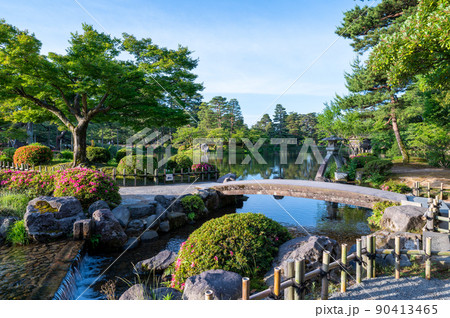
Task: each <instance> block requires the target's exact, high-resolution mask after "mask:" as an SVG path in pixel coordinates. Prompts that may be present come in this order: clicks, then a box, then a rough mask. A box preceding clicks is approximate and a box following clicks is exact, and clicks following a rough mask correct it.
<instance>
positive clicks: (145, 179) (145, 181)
mask: <svg viewBox="0 0 450 318" xmlns="http://www.w3.org/2000/svg"><path fill="white" fill-rule="evenodd" d="M146 185H147V169H144V186H146Z"/></svg>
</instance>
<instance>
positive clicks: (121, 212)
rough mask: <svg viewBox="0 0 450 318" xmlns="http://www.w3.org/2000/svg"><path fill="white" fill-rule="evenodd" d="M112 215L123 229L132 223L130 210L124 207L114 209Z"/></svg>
mask: <svg viewBox="0 0 450 318" xmlns="http://www.w3.org/2000/svg"><path fill="white" fill-rule="evenodd" d="M111 212H112V214H113V215H114V217H115V218H116V219H117V221H119V223H120V225H122V227H126V226H127V224H128V222H129V221H130V210H128V208H127V207H126V206H124V205H119V206H118V207H117V208H115V209H113V210H112V211H111Z"/></svg>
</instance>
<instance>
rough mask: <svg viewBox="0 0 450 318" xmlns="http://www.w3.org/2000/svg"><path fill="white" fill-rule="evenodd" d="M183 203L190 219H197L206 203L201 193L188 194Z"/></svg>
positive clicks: (182, 200)
mask: <svg viewBox="0 0 450 318" xmlns="http://www.w3.org/2000/svg"><path fill="white" fill-rule="evenodd" d="M181 205H182V206H183V208H184V210H186V211H187V212H188V213H187V217H188V218H189V219H190V220H194V219H196V218H197V217H198V216H199V215H200V214H201V213H202V212H203V210H204V209H205V203H204V202H203V200H202V198H200V196H199V195H188V196H186V197H184V198H182V199H181Z"/></svg>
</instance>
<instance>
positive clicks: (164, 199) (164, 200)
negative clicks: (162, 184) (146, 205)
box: [155, 194, 177, 209]
mask: <svg viewBox="0 0 450 318" xmlns="http://www.w3.org/2000/svg"><path fill="white" fill-rule="evenodd" d="M176 198H177V197H176V196H174V195H161V194H158V195H156V196H155V201H156V202H158V203H159V204H161V206H162V207H163V208H164V209H167V208H168V207H169V206H170V204H172V202H173V201H174V200H175V199H176Z"/></svg>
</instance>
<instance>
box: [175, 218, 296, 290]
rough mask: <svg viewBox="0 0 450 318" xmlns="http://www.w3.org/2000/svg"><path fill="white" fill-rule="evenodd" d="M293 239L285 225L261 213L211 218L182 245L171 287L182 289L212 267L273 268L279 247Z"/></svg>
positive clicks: (241, 271) (258, 272) (257, 270)
mask: <svg viewBox="0 0 450 318" xmlns="http://www.w3.org/2000/svg"><path fill="white" fill-rule="evenodd" d="M290 238H291V236H290V234H289V232H288V231H287V229H286V228H284V227H283V226H281V225H280V224H278V223H277V222H275V221H273V220H271V219H269V218H267V217H265V216H264V215H262V214H253V213H239V214H228V215H225V216H223V217H220V218H216V219H212V220H209V221H207V222H205V223H204V224H203V225H202V226H201V227H200V228H198V229H197V230H195V231H194V232H193V233H192V234H191V235H190V236H189V238H188V239H187V240H186V241H185V242H184V243H183V244H182V245H181V249H180V252H179V253H178V258H177V261H176V264H175V274H174V275H173V276H172V283H171V286H172V287H174V288H177V289H183V287H184V282H185V281H186V279H187V278H188V277H190V276H193V275H197V274H200V273H201V272H203V271H206V270H210V269H224V270H228V271H232V272H236V273H239V274H241V275H243V276H247V275H249V276H251V277H254V275H261V274H263V273H265V272H267V271H268V270H269V269H270V268H271V263H272V260H273V258H274V256H275V255H276V253H277V251H278V247H279V246H280V245H281V244H282V243H284V242H286V241H287V240H289V239H290Z"/></svg>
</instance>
